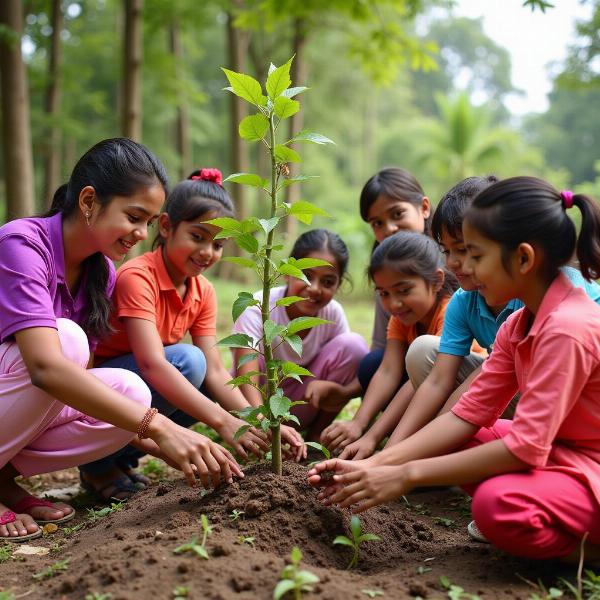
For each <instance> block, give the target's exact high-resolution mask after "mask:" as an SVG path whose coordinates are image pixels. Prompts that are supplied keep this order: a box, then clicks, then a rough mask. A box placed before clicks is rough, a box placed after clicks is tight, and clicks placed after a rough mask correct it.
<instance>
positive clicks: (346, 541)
mask: <svg viewBox="0 0 600 600" xmlns="http://www.w3.org/2000/svg"><path fill="white" fill-rule="evenodd" d="M333 543H334V544H341V545H342V546H350V547H351V548H354V544H353V542H352V540H350V539H348V538H347V537H346V536H345V535H338V536H337V537H336V538H335V540H333Z"/></svg>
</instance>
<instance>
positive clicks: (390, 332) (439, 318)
mask: <svg viewBox="0 0 600 600" xmlns="http://www.w3.org/2000/svg"><path fill="white" fill-rule="evenodd" d="M448 302H450V296H446V297H445V298H442V299H441V300H440V302H439V303H438V305H437V306H436V309H435V312H434V313H433V317H432V318H431V323H429V327H428V328H427V331H425V332H424V333H425V335H438V336H440V335H442V328H443V327H444V314H445V313H446V306H448ZM419 335H422V334H420V333H418V332H417V324H416V323H415V324H413V325H404V324H403V323H402V322H401V321H400V319H398V317H394V316H392V317H391V318H390V322H389V323H388V329H387V339H388V340H400V341H401V342H405V343H406V344H407V345H410V344H412V343H413V342H414V341H415V339H416V338H418V337H419Z"/></svg>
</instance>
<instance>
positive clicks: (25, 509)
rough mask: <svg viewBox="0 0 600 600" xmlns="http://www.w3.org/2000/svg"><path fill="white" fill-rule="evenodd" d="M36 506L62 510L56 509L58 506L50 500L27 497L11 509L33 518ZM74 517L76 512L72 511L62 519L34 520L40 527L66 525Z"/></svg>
mask: <svg viewBox="0 0 600 600" xmlns="http://www.w3.org/2000/svg"><path fill="white" fill-rule="evenodd" d="M36 506H44V507H47V508H54V509H55V510H62V509H56V506H55V505H54V504H53V503H52V502H50V501H49V500H43V499H42V498H36V497H35V496H25V498H23V499H22V500H19V501H18V502H16V503H15V504H13V505H12V506H11V509H12V510H13V512H16V513H17V514H26V515H29V516H30V517H33V515H32V514H31V512H30V511H31V509H32V508H35V507H36ZM73 517H75V511H74V510H73V509H71V512H70V513H69V514H67V515H65V516H64V517H61V518H60V519H37V518H35V517H33V518H34V519H35V522H36V523H39V524H40V525H46V524H47V523H55V524H56V525H59V524H60V523H66V522H67V521H70V520H71V519H72V518H73Z"/></svg>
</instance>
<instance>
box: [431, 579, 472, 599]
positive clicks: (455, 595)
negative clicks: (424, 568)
mask: <svg viewBox="0 0 600 600" xmlns="http://www.w3.org/2000/svg"><path fill="white" fill-rule="evenodd" d="M440 583H441V584H442V587H443V588H444V589H445V590H446V593H447V594H448V598H450V600H481V598H480V597H479V596H477V595H475V594H469V593H468V592H465V590H464V588H461V587H460V586H459V585H454V584H453V583H451V582H450V580H449V579H448V578H447V577H446V576H445V575H442V576H441V577H440Z"/></svg>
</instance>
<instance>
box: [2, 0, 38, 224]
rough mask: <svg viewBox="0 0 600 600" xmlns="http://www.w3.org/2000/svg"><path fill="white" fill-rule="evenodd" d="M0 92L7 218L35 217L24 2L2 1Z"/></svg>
mask: <svg viewBox="0 0 600 600" xmlns="http://www.w3.org/2000/svg"><path fill="white" fill-rule="evenodd" d="M0 24H1V25H3V26H5V27H6V28H7V31H6V32H5V34H4V35H3V36H2V37H0V93H1V95H2V104H1V106H2V143H3V145H4V148H3V150H4V177H5V181H6V219H7V220H10V219H15V218H17V217H23V216H27V215H31V214H33V212H34V210H35V202H34V191H33V154H32V150H31V129H30V123H29V93H28V89H27V71H26V69H25V64H24V63H23V57H22V55H21V37H22V35H23V11H22V3H21V0H2V1H0Z"/></svg>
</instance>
